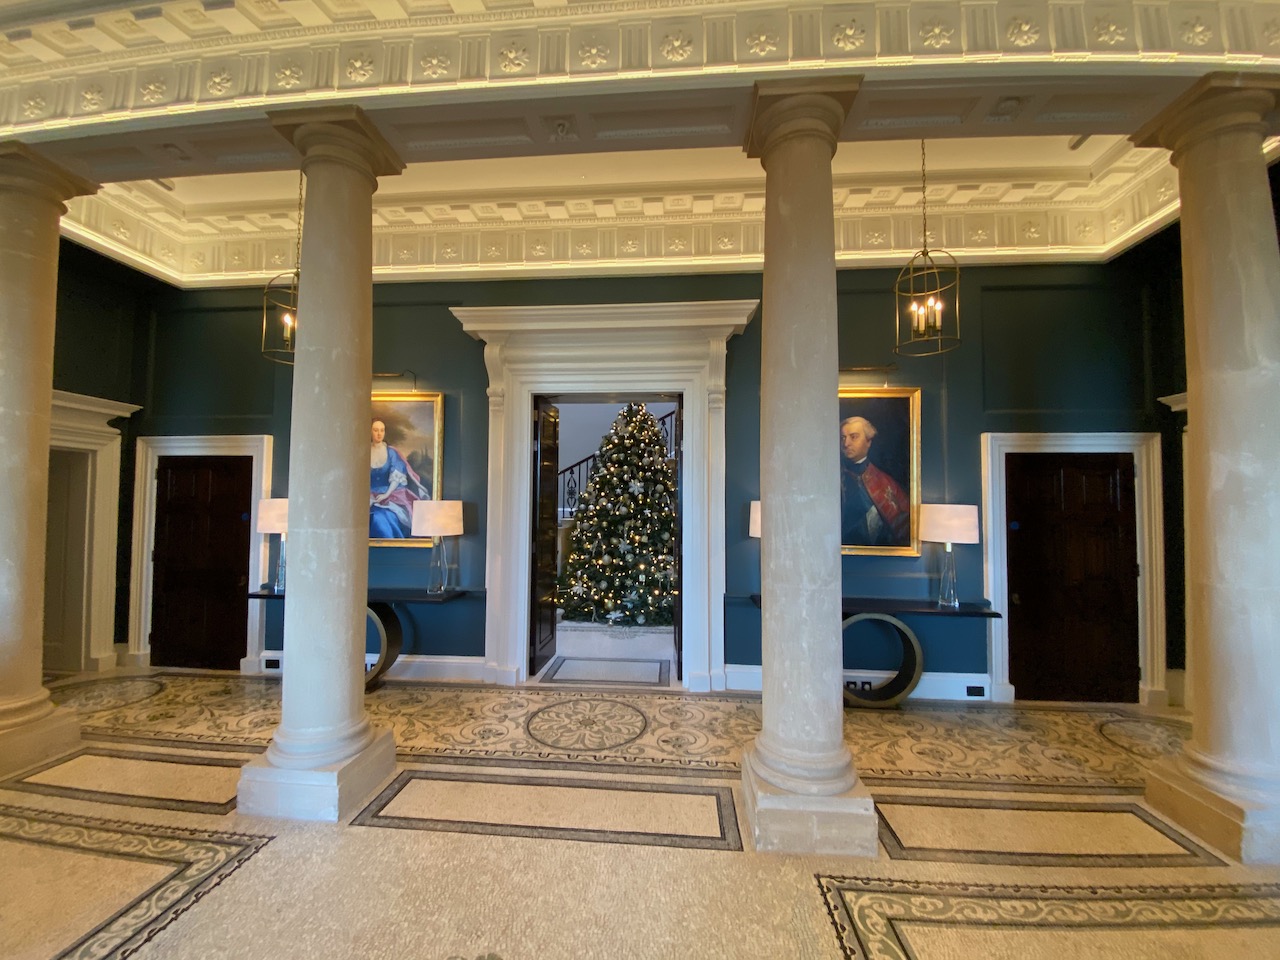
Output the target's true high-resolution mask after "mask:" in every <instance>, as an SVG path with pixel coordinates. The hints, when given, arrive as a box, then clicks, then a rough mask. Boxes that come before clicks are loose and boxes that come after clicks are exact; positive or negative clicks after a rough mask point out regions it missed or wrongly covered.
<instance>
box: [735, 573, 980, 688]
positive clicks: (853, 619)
mask: <svg viewBox="0 0 1280 960" xmlns="http://www.w3.org/2000/svg"><path fill="white" fill-rule="evenodd" d="M751 600H752V602H753V603H754V604H755V605H756V606H760V594H758V593H753V594H751ZM840 611H841V616H842V618H843V619H842V620H841V623H840V629H841V630H842V631H843V630H845V629H846V628H847V627H850V626H852V625H853V624H855V623H861V622H862V621H863V620H879V621H880V622H881V623H887V624H889V626H891V627H893V629H894V630H895V631H896V632H897V634H898V639H899V640H901V641H902V664H901V666H899V667H898V672H897V673H895V674H894V675H893V676H892V677H890V678H889V679H888V680H886V681H885V682H884V683H882V684H880V685H879V686H876V687H872V688H871V689H870V690H851V689H850V688H849V687H847V686H846V687H845V688H844V701H845V704H846V705H848V706H851V707H896V706H897V705H898V704H899V703H901V702H902V701H903V700H905V699H906V698H907V697H909V696H910V695H911V691H912V690H914V689H915V688H916V684H918V683H919V682H920V675H921V674H922V673H923V672H924V652H923V651H922V650H921V649H920V639H919V638H918V637H917V636H916V635H915V632H914V631H913V630H912V629H911V628H910V627H908V626H907V625H906V624H905V623H903V622H902V621H901V620H899V619H898V616H899V615H906V616H930V617H982V618H984V619H988V620H994V619H997V618H999V616H1000V614H999V613H998V612H997V611H995V610H993V609H991V604H990V603H988V602H987V601H985V600H983V601H982V602H980V603H973V602H967V603H961V604H960V605H959V606H957V607H944V606H940V605H939V604H938V603H937V602H936V601H934V600H898V599H893V598H890V597H841V598H840Z"/></svg>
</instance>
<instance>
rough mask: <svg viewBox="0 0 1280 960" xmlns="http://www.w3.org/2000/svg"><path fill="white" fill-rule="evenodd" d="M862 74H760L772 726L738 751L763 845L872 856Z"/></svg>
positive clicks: (764, 524) (764, 519) (766, 659)
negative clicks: (841, 433)
mask: <svg viewBox="0 0 1280 960" xmlns="http://www.w3.org/2000/svg"><path fill="white" fill-rule="evenodd" d="M856 92H857V84H856V82H845V83H838V82H836V83H833V82H832V81H821V82H820V81H813V82H799V83H797V82H794V81H780V82H778V83H777V84H760V85H758V86H757V88H756V102H755V115H754V117H753V120H752V126H751V131H750V134H749V136H748V140H747V144H746V149H747V152H748V154H750V155H751V156H756V157H759V158H760V162H761V164H762V165H763V166H764V169H765V222H764V298H763V306H762V314H761V320H762V324H763V326H762V327H761V348H760V449H761V464H760V513H761V540H760V555H761V577H760V578H761V597H762V600H761V611H762V613H761V615H762V643H763V650H762V653H763V660H762V663H763V694H762V701H763V714H764V716H763V720H764V723H763V728H762V730H761V732H760V736H759V737H758V738H757V739H756V741H755V743H753V744H752V745H751V748H750V749H749V750H748V751H747V753H746V755H745V756H744V758H743V772H742V780H743V783H742V789H743V795H744V797H745V800H746V806H747V815H748V819H749V821H750V823H751V829H752V833H753V836H754V839H755V844H756V848H757V849H760V850H778V851H786V852H833V853H848V854H854V855H861V856H868V857H871V856H875V854H876V816H875V809H874V807H873V805H872V802H871V796H870V794H869V793H868V792H867V790H866V788H865V787H863V786H862V785H861V784H859V783H858V778H857V773H856V771H855V770H854V766H853V758H852V757H851V756H850V753H849V748H848V747H847V746H846V745H845V742H844V734H843V719H844V716H843V701H842V698H841V677H842V669H843V663H842V644H841V638H840V619H841V614H840V593H841V587H840V489H839V476H840V464H839V460H838V456H839V445H838V443H837V431H836V425H837V424H838V422H839V409H838V401H837V393H838V390H839V361H838V359H837V355H838V343H837V330H836V267H835V239H834V238H835V224H834V215H833V212H832V205H831V157H832V155H833V154H834V153H835V148H836V142H837V140H838V138H839V133H840V127H841V126H842V125H843V123H844V120H845V117H846V116H847V114H848V110H849V106H850V105H851V103H852V101H853V97H854V95H855V94H856Z"/></svg>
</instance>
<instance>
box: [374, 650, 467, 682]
mask: <svg viewBox="0 0 1280 960" xmlns="http://www.w3.org/2000/svg"><path fill="white" fill-rule="evenodd" d="M485 672H486V671H485V664H484V657H446V656H432V655H430V654H416V653H411V654H406V655H405V656H402V657H399V658H398V659H397V660H396V662H395V663H393V664H392V665H391V669H390V670H388V671H387V672H386V674H384V676H385V677H386V678H387V679H388V680H471V681H474V682H476V683H484V682H485V679H486V676H485Z"/></svg>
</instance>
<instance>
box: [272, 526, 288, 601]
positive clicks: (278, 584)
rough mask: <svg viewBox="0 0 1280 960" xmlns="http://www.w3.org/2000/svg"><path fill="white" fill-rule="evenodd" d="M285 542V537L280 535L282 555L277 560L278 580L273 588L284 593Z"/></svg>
mask: <svg viewBox="0 0 1280 960" xmlns="http://www.w3.org/2000/svg"><path fill="white" fill-rule="evenodd" d="M284 544H285V538H284V536H283V535H282V536H281V537H280V556H279V559H278V560H277V561H276V582H275V585H274V586H273V587H272V588H271V589H272V590H273V591H274V592H275V593H284Z"/></svg>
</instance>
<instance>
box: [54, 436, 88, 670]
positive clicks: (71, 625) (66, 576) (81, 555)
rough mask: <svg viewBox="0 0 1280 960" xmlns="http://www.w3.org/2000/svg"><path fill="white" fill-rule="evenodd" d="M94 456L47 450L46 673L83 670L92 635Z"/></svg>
mask: <svg viewBox="0 0 1280 960" xmlns="http://www.w3.org/2000/svg"><path fill="white" fill-rule="evenodd" d="M90 460H91V457H90V455H89V454H88V453H86V452H84V451H81V450H50V451H49V508H48V524H47V526H46V527H45V563H44V672H45V674H46V675H59V674H70V673H76V672H77V671H80V670H83V669H84V668H85V663H86V661H87V657H88V639H89V602H90V599H91V598H90V597H89V593H88V587H89V578H88V571H89V549H90V529H89V515H90V486H91V483H92V477H91V466H92V465H91V463H90Z"/></svg>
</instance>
